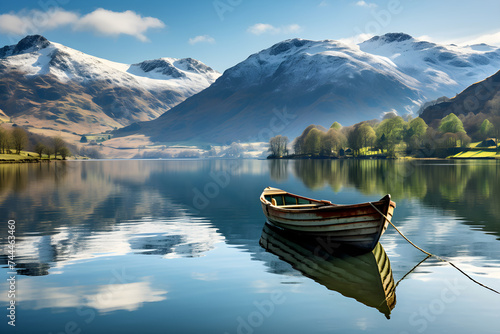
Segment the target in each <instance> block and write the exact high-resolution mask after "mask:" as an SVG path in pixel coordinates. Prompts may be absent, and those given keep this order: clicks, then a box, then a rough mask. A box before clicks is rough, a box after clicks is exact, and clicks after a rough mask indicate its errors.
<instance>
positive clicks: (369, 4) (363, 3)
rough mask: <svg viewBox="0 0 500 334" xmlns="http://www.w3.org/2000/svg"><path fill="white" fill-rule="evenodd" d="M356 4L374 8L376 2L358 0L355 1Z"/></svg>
mask: <svg viewBox="0 0 500 334" xmlns="http://www.w3.org/2000/svg"><path fill="white" fill-rule="evenodd" d="M356 6H359V7H366V8H376V7H377V4H374V3H371V2H366V1H364V0H360V1H358V2H356Z"/></svg>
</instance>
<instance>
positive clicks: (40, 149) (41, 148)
mask: <svg viewBox="0 0 500 334" xmlns="http://www.w3.org/2000/svg"><path fill="white" fill-rule="evenodd" d="M46 149H47V148H46V147H45V145H44V144H42V143H40V142H38V143H36V145H35V153H37V154H38V156H39V157H40V159H41V158H42V154H43V152H44V151H45V150H46Z"/></svg>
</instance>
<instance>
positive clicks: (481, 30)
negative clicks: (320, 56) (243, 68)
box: [0, 0, 500, 72]
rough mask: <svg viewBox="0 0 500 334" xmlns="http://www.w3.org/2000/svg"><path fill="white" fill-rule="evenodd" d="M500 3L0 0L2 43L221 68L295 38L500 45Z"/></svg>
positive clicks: (121, 59)
mask: <svg viewBox="0 0 500 334" xmlns="http://www.w3.org/2000/svg"><path fill="white" fill-rule="evenodd" d="M499 14H500V1H498V0H483V1H481V0H479V1H474V2H473V1H460V2H458V1H451V0H440V1H431V0H420V1H416V0H388V1H378V0H365V1H363V0H351V1H348V0H307V1H306V0H295V1H294V0H288V1H285V0H273V1H269V0H267V1H261V0H204V1H201V0H199V1H194V0H192V1H190V0H184V1H179V0H176V1H166V0H164V1H146V0H143V1H132V0H121V1H102V0H101V1H94V0H87V1H77V0H36V1H2V3H1V4H0V46H3V45H10V44H15V43H16V42H17V41H18V40H19V39H21V38H22V37H24V35H26V34H33V33H39V34H42V35H44V36H45V37H47V38H48V39H49V40H51V41H54V42H58V43H61V44H64V45H66V46H69V47H72V48H74V49H77V50H80V51H82V52H85V53H88V54H91V55H94V56H97V57H101V58H106V59H109V60H113V61H118V62H123V63H137V62H140V61H143V60H146V59H155V58H160V57H177V58H183V57H192V58H196V59H199V60H201V61H203V62H204V63H206V64H207V65H209V66H211V67H213V68H214V69H216V70H218V71H220V72H222V71H224V70H225V69H227V68H229V67H231V66H234V65H235V64H237V63H238V62H240V61H242V60H244V59H246V58H247V57H248V56H249V55H250V54H252V53H255V52H258V51H260V50H262V49H265V48H268V47H270V46H271V45H273V44H274V43H277V42H279V41H282V40H285V39H288V38H294V37H300V38H306V39H314V40H321V39H336V40H343V41H345V42H351V43H352V42H359V41H361V40H363V39H364V38H365V39H366V38H368V37H370V36H372V35H380V34H384V33H387V32H405V33H408V34H410V35H412V36H414V37H421V38H423V39H427V40H430V41H434V42H443V43H457V44H468V43H477V42H487V43H490V44H495V45H500V21H499V19H498V17H499Z"/></svg>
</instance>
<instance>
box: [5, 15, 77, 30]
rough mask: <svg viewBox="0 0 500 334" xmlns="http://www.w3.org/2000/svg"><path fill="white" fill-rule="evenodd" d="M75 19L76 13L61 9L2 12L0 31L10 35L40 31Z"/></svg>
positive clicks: (66, 23) (63, 24) (67, 23)
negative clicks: (15, 12) (14, 12)
mask: <svg viewBox="0 0 500 334" xmlns="http://www.w3.org/2000/svg"><path fill="white" fill-rule="evenodd" d="M77 20H78V15H76V14H75V13H72V12H68V11H65V10H62V9H55V10H51V11H48V12H42V11H40V10H31V11H29V12H27V11H21V12H19V13H17V14H13V13H11V14H2V15H0V33H3V34H10V35H26V34H30V33H31V34H32V33H40V32H43V31H47V30H52V29H56V28H59V27H61V26H65V25H69V24H72V23H75V22H76V21H77Z"/></svg>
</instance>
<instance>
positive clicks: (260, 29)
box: [247, 23, 302, 35]
mask: <svg viewBox="0 0 500 334" xmlns="http://www.w3.org/2000/svg"><path fill="white" fill-rule="evenodd" d="M301 30H302V27H301V26H299V25H298V24H290V25H287V26H282V27H275V26H273V25H271V24H267V23H257V24H254V25H253V26H250V27H249V28H248V29H247V31H248V32H249V33H251V34H254V35H262V34H273V35H278V34H292V33H296V32H299V31H301Z"/></svg>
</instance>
